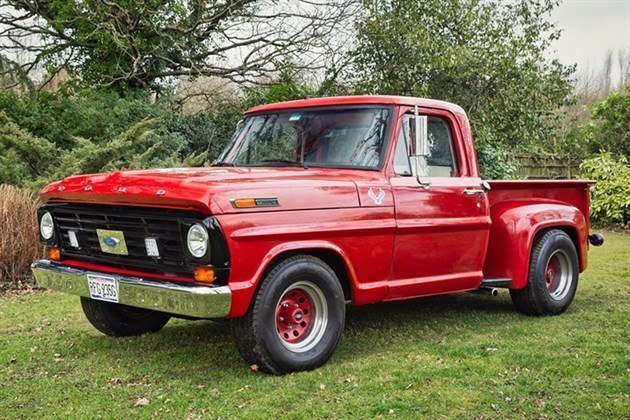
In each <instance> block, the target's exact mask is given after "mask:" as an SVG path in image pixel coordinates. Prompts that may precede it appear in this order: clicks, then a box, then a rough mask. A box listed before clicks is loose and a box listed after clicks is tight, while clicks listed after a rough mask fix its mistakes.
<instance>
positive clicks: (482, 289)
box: [471, 286, 499, 296]
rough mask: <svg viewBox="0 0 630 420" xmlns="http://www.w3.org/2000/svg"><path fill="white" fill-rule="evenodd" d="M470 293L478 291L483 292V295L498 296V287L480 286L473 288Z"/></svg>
mask: <svg viewBox="0 0 630 420" xmlns="http://www.w3.org/2000/svg"><path fill="white" fill-rule="evenodd" d="M471 293H480V294H484V295H490V296H498V295H499V289H497V288H495V287H483V286H482V287H480V288H479V289H477V290H473V291H472V292H471Z"/></svg>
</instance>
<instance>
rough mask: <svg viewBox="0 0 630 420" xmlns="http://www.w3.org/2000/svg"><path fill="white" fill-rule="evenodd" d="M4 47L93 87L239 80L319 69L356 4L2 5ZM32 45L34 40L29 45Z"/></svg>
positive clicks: (82, 1)
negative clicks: (292, 65)
mask: <svg viewBox="0 0 630 420" xmlns="http://www.w3.org/2000/svg"><path fill="white" fill-rule="evenodd" d="M5 3H6V4H7V5H8V6H10V7H4V8H2V9H0V27H3V31H2V32H0V36H2V37H3V38H4V39H5V42H4V44H5V45H4V48H7V49H12V50H16V51H22V52H24V51H26V52H29V53H31V54H32V56H33V59H32V60H30V61H29V62H28V63H24V66H23V67H24V68H25V69H26V70H31V69H34V68H37V66H38V65H41V64H44V65H46V66H47V67H48V68H49V69H50V70H51V74H55V72H56V71H57V70H58V69H60V68H65V69H66V70H67V71H68V72H69V73H70V75H71V76H73V77H75V78H79V79H80V80H81V81H83V82H84V83H85V84H87V85H89V86H92V85H95V84H99V85H101V84H104V85H110V86H115V87H117V88H118V89H119V90H123V91H124V90H125V89H126V88H132V89H134V88H147V87H149V88H155V87H156V85H157V83H158V82H163V81H165V80H167V79H168V78H169V77H177V76H201V75H203V76H216V77H221V78H227V79H230V80H232V81H235V82H239V83H240V82H243V81H255V82H260V81H261V78H263V77H265V76H267V75H268V74H273V73H274V72H275V70H276V65H277V64H278V63H279V62H281V60H283V59H284V58H287V57H288V58H292V59H295V61H296V62H299V63H301V64H302V65H303V66H304V68H308V69H313V68H322V67H323V66H324V64H325V63H326V62H328V61H330V60H329V59H330V57H331V56H334V55H336V54H335V51H336V49H337V47H338V44H339V42H337V40H338V38H337V37H335V36H333V35H334V34H336V33H337V31H339V30H343V28H344V26H348V25H347V24H346V22H347V20H348V19H349V18H350V17H351V16H353V14H354V12H355V6H354V3H355V1H354V0H336V1H332V0H296V1H290V0H280V1H272V2H269V1H265V0H209V1H200V0H116V1H102V0H8V1H6V2H5ZM34 40H35V41H36V42H33V41H34Z"/></svg>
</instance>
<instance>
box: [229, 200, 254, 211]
mask: <svg viewBox="0 0 630 420" xmlns="http://www.w3.org/2000/svg"><path fill="white" fill-rule="evenodd" d="M232 205H234V207H236V208H239V209H243V208H250V207H256V200H254V199H253V198H239V199H237V200H233V201H232Z"/></svg>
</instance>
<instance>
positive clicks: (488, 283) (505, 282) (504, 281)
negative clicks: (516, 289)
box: [480, 278, 512, 288]
mask: <svg viewBox="0 0 630 420" xmlns="http://www.w3.org/2000/svg"><path fill="white" fill-rule="evenodd" d="M510 286H512V279H509V278H497V279H483V280H482V281H481V286H480V287H508V288H509V287H510Z"/></svg>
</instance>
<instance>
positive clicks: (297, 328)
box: [276, 289, 315, 343]
mask: <svg viewBox="0 0 630 420" xmlns="http://www.w3.org/2000/svg"><path fill="white" fill-rule="evenodd" d="M314 311H315V305H314V304H313V300H312V299H311V297H310V295H309V294H308V293H305V292H303V291H302V290H300V289H293V290H289V291H288V292H287V293H285V295H284V296H282V299H280V302H279V303H278V307H277V308H276V328H277V329H278V336H279V337H280V339H281V340H283V341H286V342H287V343H297V342H299V341H300V340H302V339H303V338H304V333H306V332H307V331H308V330H309V328H310V326H311V318H312V317H313V315H315V314H314Z"/></svg>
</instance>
